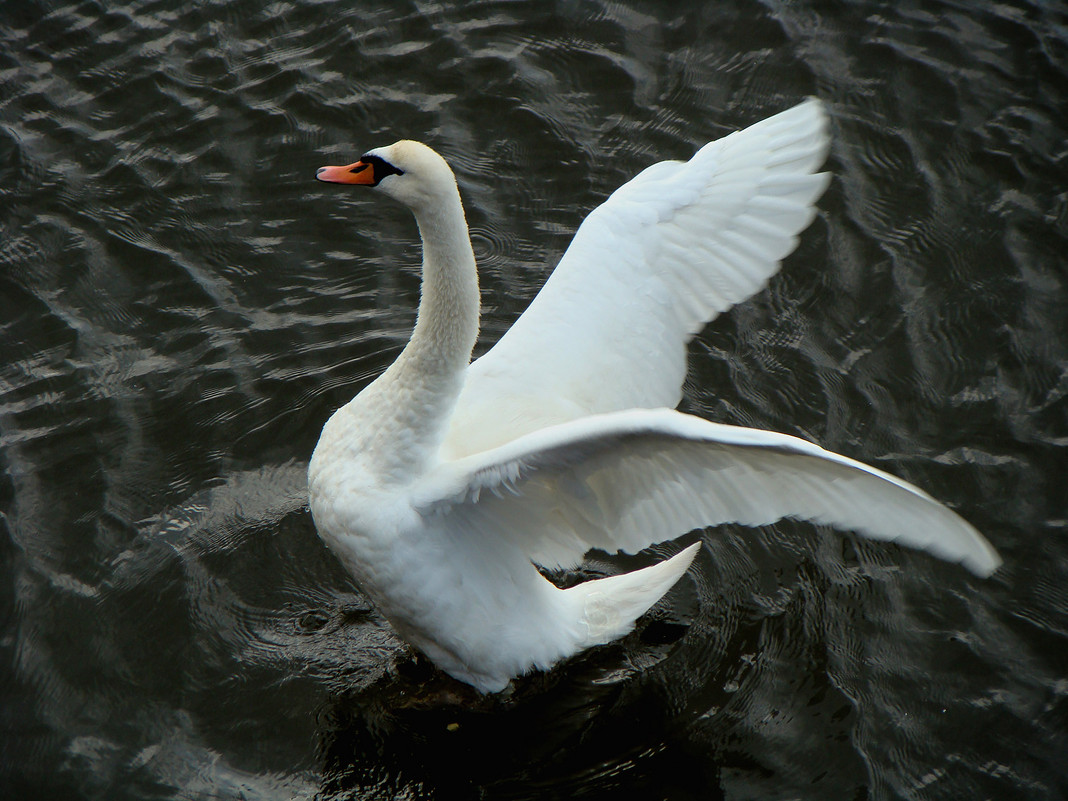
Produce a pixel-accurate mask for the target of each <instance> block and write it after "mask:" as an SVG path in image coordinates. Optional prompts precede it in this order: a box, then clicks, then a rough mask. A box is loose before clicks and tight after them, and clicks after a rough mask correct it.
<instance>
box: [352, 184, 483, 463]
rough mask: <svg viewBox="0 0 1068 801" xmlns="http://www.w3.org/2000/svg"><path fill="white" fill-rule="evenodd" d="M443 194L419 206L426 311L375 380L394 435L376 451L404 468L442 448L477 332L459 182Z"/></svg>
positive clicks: (385, 428)
mask: <svg viewBox="0 0 1068 801" xmlns="http://www.w3.org/2000/svg"><path fill="white" fill-rule="evenodd" d="M443 194H444V195H445V196H444V197H439V199H438V202H436V203H434V204H428V205H426V206H423V207H420V208H415V209H413V212H414V214H415V218H416V222H417V223H418V225H419V234H420V237H421V238H422V242H423V282H422V296H421V299H420V302H419V314H418V317H417V319H416V323H415V329H414V330H413V331H412V337H411V339H410V340H409V342H408V345H407V346H406V347H405V348H404V350H403V352H402V353H401V355H400V356H399V357H397V360H396V361H395V362H394V363H393V364H392V365H391V366H390V368H389V369H388V370H386V372H385V373H383V374H382V376H381V377H380V378H379V379H378V381H376V382H375V384H374V385H373V387H374V390H373V391H374V394H375V396H376V397H375V406H377V407H378V408H377V412H376V413H377V415H378V418H377V420H376V421H375V425H376V427H377V428H378V429H379V430H380V431H381V432H382V433H383V434H385V435H386V436H388V438H389V442H388V444H387V443H385V442H382V447H380V448H379V449H378V450H379V453H377V454H376V456H377V458H378V459H379V460H380V466H381V467H383V468H385V469H387V470H388V469H394V470H399V471H400V472H401V473H402V474H404V473H408V474H411V473H412V472H415V471H418V469H419V468H420V466H422V465H425V464H426V462H427V460H428V459H430V458H431V457H432V456H433V454H435V453H436V452H437V449H438V446H439V445H440V443H441V440H442V438H443V437H444V434H445V430H446V428H447V426H448V421H449V417H450V415H451V413H452V410H453V406H454V404H455V402H456V398H457V397H458V396H459V394H460V389H461V388H462V386H463V380H464V371H465V370H466V368H467V365H468V363H469V362H470V360H471V350H472V349H473V348H474V346H475V340H476V339H477V337H478V315H479V294H478V271H477V269H476V267H475V255H474V253H473V252H472V250H471V239H470V236H469V235H468V230H467V221H466V219H465V217H464V210H463V206H462V204H461V203H460V194H459V191H457V190H456V188H455V184H454V185H453V186H452V187H451V191H450V192H448V193H443ZM369 389H370V388H369ZM383 439H384V438H383ZM380 442H381V440H380Z"/></svg>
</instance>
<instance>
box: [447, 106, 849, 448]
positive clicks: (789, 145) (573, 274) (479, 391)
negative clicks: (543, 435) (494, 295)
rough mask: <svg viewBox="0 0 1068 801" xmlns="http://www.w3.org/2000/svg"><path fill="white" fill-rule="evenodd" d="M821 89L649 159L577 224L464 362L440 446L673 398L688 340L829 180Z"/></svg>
mask: <svg viewBox="0 0 1068 801" xmlns="http://www.w3.org/2000/svg"><path fill="white" fill-rule="evenodd" d="M827 147H828V135H827V119H826V115H825V113H824V111H823V108H822V105H821V104H820V102H819V101H818V100H814V99H813V100H809V101H807V102H805V103H802V104H801V105H799V106H796V107H794V108H792V109H790V110H788V111H785V112H783V113H781V114H778V115H776V116H774V117H770V118H769V119H766V120H764V121H762V122H759V123H756V124H755V125H753V126H751V127H749V128H746V129H745V130H743V131H738V132H736V133H733V134H731V135H729V136H726V137H724V138H723V139H719V140H717V141H715V142H711V143H709V144H707V145H705V146H704V147H702V148H701V149H700V150H699V151H698V152H697V154H696V155H694V157H693V158H692V159H690V161H688V162H661V163H659V164H654V165H653V166H651V167H649V168H648V169H646V170H645V171H643V172H642V173H641V174H639V175H638V176H637V177H636V178H634V179H633V180H632V181H630V182H629V183H627V184H625V185H624V186H622V187H621V188H620V189H618V190H617V191H616V192H614V193H613V194H612V196H611V197H609V198H608V200H606V201H605V202H604V203H603V204H602V205H601V206H599V207H598V208H597V209H595V210H594V211H593V212H592V213H591V214H590V215H589V217H587V219H586V220H585V221H584V222H583V223H582V225H581V227H580V228H579V230H578V232H577V233H576V235H575V238H574V240H573V241H572V243H571V246H570V247H569V248H568V249H567V252H566V253H565V254H564V256H563V258H562V259H561V260H560V263H559V265H558V266H557V268H556V270H555V271H554V272H553V274H552V275H551V276H550V277H549V280H548V281H547V282H546V284H545V286H544V287H543V288H542V290H541V292H539V293H538V295H537V297H535V298H534V300H533V302H532V303H531V304H530V306H529V308H528V309H527V310H526V311H525V312H524V313H523V315H522V316H521V317H520V318H519V319H518V320H517V321H516V323H515V324H514V325H513V326H512V328H511V329H510V330H509V331H508V332H507V333H506V334H505V335H504V336H503V337H502V338H501V340H500V341H499V342H498V343H497V344H496V345H495V346H494V347H493V348H492V349H491V350H490V351H489V352H488V353H486V354H485V355H484V356H483V357H482V358H480V359H478V360H477V361H475V362H474V363H473V364H472V365H471V366H470V367H469V368H468V371H467V376H466V379H465V384H464V389H463V393H462V394H461V396H460V399H459V402H458V403H457V407H456V411H455V414H454V417H453V421H452V428H451V430H450V432H449V434H448V436H447V440H446V447H445V453H446V454H447V455H448V456H450V457H456V456H462V455H467V454H471V453H476V452H478V451H480V450H485V449H487V448H490V447H495V446H497V445H500V444H502V443H504V442H507V441H509V440H511V439H514V438H515V437H517V436H520V435H522V434H525V433H528V432H531V431H535V430H537V429H539V428H543V427H545V426H547V425H552V424H555V423H562V422H565V421H567V420H573V419H576V418H578V417H582V416H584V415H588V414H597V413H603V412H610V411H617V410H622V409H628V408H639V407H641V408H653V407H661V406H664V407H670V406H676V405H677V404H678V402H679V401H680V399H681V395H682V382H683V380H684V378H685V375H686V348H685V346H686V343H687V342H688V341H689V340H690V338H691V337H692V336H693V334H694V333H695V332H697V331H698V330H700V329H701V327H702V326H703V325H704V324H705V323H707V322H708V321H709V320H711V319H712V318H714V317H715V316H716V315H717V314H719V313H720V312H722V311H724V310H725V309H728V308H730V307H731V306H732V305H734V304H736V303H739V302H741V301H743V300H745V299H746V298H748V297H750V296H751V295H752V294H753V293H755V292H757V291H758V290H759V289H761V288H762V287H763V286H764V285H765V284H766V283H767V280H768V279H769V278H770V277H771V276H772V275H773V274H774V273H775V272H776V271H777V270H778V269H779V261H780V260H781V259H782V258H783V257H784V256H786V255H787V254H788V253H790V251H792V250H793V249H794V247H795V246H796V244H797V234H798V233H799V232H800V231H801V230H802V229H804V228H805V227H806V226H807V225H808V224H809V223H810V222H811V221H812V218H813V216H814V215H815V211H814V209H813V204H814V203H815V201H816V199H817V198H818V197H819V196H820V194H822V192H823V190H824V189H825V188H826V186H827V183H828V180H829V177H828V176H827V175H826V174H825V173H815V172H814V171H815V170H816V169H818V168H819V166H820V165H821V164H822V163H823V160H824V158H825V157H826V153H827Z"/></svg>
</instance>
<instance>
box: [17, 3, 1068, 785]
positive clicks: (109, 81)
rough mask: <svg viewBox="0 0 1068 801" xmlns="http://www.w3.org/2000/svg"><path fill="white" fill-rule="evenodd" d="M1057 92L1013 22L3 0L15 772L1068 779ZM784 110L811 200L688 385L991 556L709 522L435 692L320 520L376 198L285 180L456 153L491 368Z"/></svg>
mask: <svg viewBox="0 0 1068 801" xmlns="http://www.w3.org/2000/svg"><path fill="white" fill-rule="evenodd" d="M1066 87H1068V13H1066V12H1065V11H1064V9H1063V7H1062V6H1061V5H1060V4H1057V3H1049V2H1040V0H1031V2H1025V1H1024V0H1013V1H1012V2H1003V3H998V4H985V5H984V7H982V8H977V6H976V4H974V3H970V2H969V3H965V2H951V1H950V0H922V1H920V0H916V1H915V2H901V3H883V2H876V1H875V0H857V1H856V2H850V3H840V4H833V5H832V4H825V3H818V2H813V1H811V0H801V1H800V2H773V1H772V0H766V2H729V3H703V2H691V3H677V4H672V5H671V7H670V10H665V6H664V4H658V3H651V2H650V3H640V2H624V3H613V2H578V1H577V0H574V1H572V2H558V3H552V4H546V3H528V2H482V3H431V2H419V3H409V4H402V3H389V4H385V3H383V4H374V3H359V4H350V3H333V2H312V0H293V1H292V2H276V3H269V4H261V3H252V2H197V3H178V2H174V0H157V1H155V2H140V1H138V2H109V3H97V2H81V3H61V2H56V3H50V2H28V1H25V2H24V1H22V0H20V1H19V2H5V3H4V4H3V6H2V7H0V226H2V235H0V447H2V452H0V460H2V465H3V473H2V478H0V510H2V517H0V527H2V529H3V531H2V532H0V533H2V536H0V620H2V626H3V628H2V639H0V653H2V655H3V667H4V670H3V673H2V674H0V675H2V677H3V678H2V683H0V722H2V723H0V725H2V726H3V740H2V743H3V745H2V749H0V754H2V756H0V760H2V764H0V788H2V789H3V790H4V793H3V794H4V795H5V797H12V798H15V797H24V798H37V799H49V798H56V799H61V798H62V799H68V798H101V799H125V798H130V799H145V798H161V799H163V798H167V799H193V798H196V799H199V798H214V799H218V798H234V799H237V798H244V799H289V798H315V797H323V798H383V797H386V798H388V797H394V796H396V797H406V798H410V797H426V798H450V799H452V798H460V797H465V796H468V797H487V798H553V797H559V798H573V797H586V798H600V797H604V798H608V797H612V798H618V797H628V798H650V799H659V798H665V799H666V798H670V799H690V798H693V799H708V798H717V797H723V798H730V799H749V798H761V799H797V798H806V799H807V798H811V799H824V798H857V799H859V798H871V799H888V798H907V799H959V798H998V799H1012V798H1019V799H1057V798H1063V797H1066V796H1068V777H1066V773H1068V771H1066V769H1065V763H1064V756H1063V755H1064V754H1065V753H1068V724H1066V721H1068V589H1066V587H1068V538H1066V536H1065V534H1066V521H1068V508H1066V507H1068V500H1066V499H1068V492H1066V491H1065V484H1066V478H1068V464H1066V459H1065V447H1066V445H1068V402H1066V394H1068V367H1066V366H1068V313H1066V311H1065V310H1066V308H1068V303H1066V301H1068V297H1066V291H1065V282H1066V272H1068V271H1066V268H1065V260H1064V254H1065V253H1066V252H1068V202H1066V195H1065V189H1064V183H1065V182H1064V176H1065V175H1066V164H1065V160H1066V158H1068V125H1066V121H1065V109H1066V108H1068V97H1066V95H1068V92H1066V91H1065V89H1066ZM808 95H816V96H819V97H820V98H822V99H823V100H824V101H825V102H826V103H827V104H828V107H829V110H830V112H831V114H832V116H833V125H832V127H833V135H834V144H833V147H832V153H831V156H830V159H829V162H828V168H829V169H830V170H831V171H832V172H833V173H834V175H835V180H834V182H833V183H832V185H831V188H830V189H829V191H828V192H827V194H826V195H825V197H824V198H823V199H822V200H821V202H820V216H819V217H818V219H817V220H816V222H815V223H814V224H813V226H812V227H811V228H810V229H809V230H808V231H807V232H806V233H805V235H804V237H803V239H802V244H801V246H800V248H799V249H798V251H797V252H796V253H795V254H794V255H793V256H791V257H790V258H789V259H788V260H787V261H786V263H785V265H784V268H783V271H782V273H781V274H780V275H779V276H778V277H776V278H775V279H774V280H773V281H772V283H771V285H770V287H769V288H768V289H767V290H766V291H764V292H762V293H760V294H759V295H758V296H756V297H755V298H753V299H752V300H751V301H749V302H747V303H745V304H743V305H742V306H740V307H738V308H736V309H734V310H733V311H732V312H730V313H729V314H727V315H724V316H723V317H721V318H720V319H718V320H716V321H715V322H713V323H712V324H711V325H710V326H709V327H708V328H707V329H706V330H705V331H704V332H703V333H702V334H701V336H700V337H699V338H698V339H697V340H696V341H695V343H694V345H693V347H692V359H691V375H690V378H689V380H688V382H687V389H686V398H685V400H684V404H683V406H684V408H685V409H687V410H688V411H692V412H694V413H697V414H700V415H702V416H704V417H707V418H709V419H713V420H717V421H721V422H727V423H735V424H741V425H748V426H757V427H761V428H769V429H774V430H778V431H784V432H787V433H791V434H796V435H799V436H802V437H805V438H808V439H811V440H814V441H816V442H818V443H820V444H821V445H823V446H825V447H827V448H830V449H832V450H836V451H839V452H841V453H844V454H846V455H848V456H851V457H854V458H857V459H860V460H863V461H865V462H868V463H870V464H873V465H876V466H878V467H881V468H883V469H886V470H889V471H891V472H893V473H895V474H898V475H900V476H903V477H904V478H907V479H909V480H911V481H913V482H915V483H917V484H918V485H920V486H921V487H923V488H924V489H926V490H927V491H929V492H931V493H932V494H934V495H935V496H937V497H938V498H940V499H942V500H944V501H946V502H947V503H949V504H950V505H951V506H953V507H954V508H955V509H956V510H957V511H959V512H960V513H961V514H962V515H963V516H965V517H966V518H967V519H969V520H970V521H972V522H973V523H974V524H975V525H976V526H978V527H979V528H980V529H981V530H982V531H983V532H984V533H985V534H986V535H987V536H988V537H989V538H990V539H991V541H992V542H993V543H994V544H995V545H996V546H997V547H998V549H999V550H1000V551H1001V553H1002V555H1003V557H1004V558H1005V566H1004V567H1003V568H1002V569H1001V570H1000V571H999V572H998V574H997V575H996V576H994V577H993V578H992V579H990V580H987V581H980V580H977V579H975V578H973V577H972V576H970V575H968V574H967V573H965V572H964V571H963V570H961V569H959V568H957V567H955V566H952V565H945V564H942V563H939V562H937V561H935V560H933V559H931V558H929V557H926V556H924V555H922V554H915V553H911V552H906V551H902V550H900V549H897V548H894V547H893V546H889V545H875V544H869V543H864V542H860V541H858V540H856V539H855V538H852V537H843V536H840V535H838V534H836V533H834V532H830V531H824V530H821V529H818V528H816V527H812V526H807V525H801V524H791V523H784V524H781V525H778V526H775V527H773V528H768V529H764V530H760V531H747V530H744V529H735V528H730V527H725V528H721V529H715V530H711V531H708V532H705V533H704V534H703V535H702V536H703V537H704V539H705V541H706V547H705V549H704V551H703V552H702V554H701V556H700V557H699V559H698V562H697V569H696V570H694V571H691V575H690V576H689V577H688V579H687V580H685V581H684V582H682V583H680V585H679V586H678V588H677V589H676V590H675V591H673V593H672V594H671V596H670V598H669V601H668V602H667V603H665V604H664V605H663V606H662V607H661V608H659V609H658V611H657V612H656V613H655V614H654V615H652V616H651V617H650V618H649V619H647V620H646V621H645V622H644V623H643V626H642V627H641V628H640V630H639V631H638V632H636V633H635V634H634V635H632V636H631V637H629V638H628V639H626V640H624V641H623V642H622V643H619V644H617V645H613V646H609V647H606V648H603V649H599V650H598V651H595V652H593V653H590V654H588V655H586V656H584V657H582V658H580V659H578V660H576V661H575V662H574V663H573V664H569V665H566V666H564V667H563V668H562V669H560V670H558V671H554V672H553V673H551V674H549V675H548V676H534V677H530V678H528V679H526V680H523V681H520V682H519V683H518V684H517V687H516V689H515V691H514V693H513V694H512V695H511V696H510V697H508V698H507V699H504V700H500V701H498V702H496V703H488V704H472V703H470V702H468V701H467V700H465V699H462V698H460V699H453V700H452V701H451V702H450V701H447V700H443V699H442V695H441V693H442V692H444V691H443V690H442V689H441V687H440V686H439V682H438V679H437V678H436V677H435V676H434V675H433V674H432V673H431V672H430V671H429V670H428V669H427V668H426V667H425V666H424V665H420V664H418V663H415V662H413V661H412V660H411V658H410V655H409V654H408V653H407V651H406V650H405V649H404V648H403V647H402V646H401V645H400V644H399V643H398V642H397V641H396V639H395V638H394V637H393V635H392V634H391V632H390V631H389V628H388V626H386V625H385V624H384V623H382V622H381V621H380V620H379V619H378V618H377V617H376V616H375V614H374V611H373V609H372V608H371V607H370V605H369V604H368V603H367V602H366V600H365V599H364V598H363V597H362V596H361V595H360V593H359V590H358V589H357V588H356V587H355V586H354V585H353V584H352V583H351V581H350V580H349V579H348V578H347V576H346V575H345V573H344V572H343V571H342V570H341V569H340V567H339V566H338V564H337V563H336V562H335V561H334V560H333V558H332V557H331V556H330V554H329V553H328V552H326V551H325V549H324V548H323V547H322V545H321V544H320V543H319V541H318V539H317V538H316V536H315V534H314V530H313V528H312V526H311V522H310V519H309V516H308V514H307V511H306V509H305V508H304V497H303V491H304V490H303V480H304V479H303V471H304V466H305V464H306V460H307V458H308V455H309V453H310V452H311V449H312V447H313V446H314V443H315V440H316V438H317V436H318V431H319V428H320V427H321V425H322V423H323V422H324V421H325V420H326V418H327V417H328V416H329V415H330V413H331V412H332V411H333V410H334V409H335V408H336V407H337V406H339V405H341V404H342V403H344V402H345V401H347V400H348V399H349V398H350V397H351V396H352V395H353V394H355V392H357V391H358V390H359V389H360V388H361V387H363V386H364V385H366V383H367V382H368V381H370V380H371V379H372V378H373V377H374V376H375V375H377V374H378V373H379V372H380V371H381V370H382V369H383V368H384V367H385V366H386V365H387V364H389V362H390V361H391V360H392V359H393V358H394V357H395V356H396V354H397V353H398V351H399V349H400V348H401V347H402V346H403V344H404V342H405V341H406V338H407V335H408V332H409V330H410V326H411V324H412V321H413V318H414V310H415V306H416V303H417V301H418V271H417V265H418V254H417V250H416V240H415V236H416V233H415V227H414V225H413V224H412V221H411V219H410V217H409V215H408V213H407V211H406V210H404V209H402V208H400V207H396V206H392V205H389V204H386V203H383V202H380V201H379V202H375V201H374V200H373V199H370V198H368V197H367V196H357V195H355V194H354V193H339V192H337V191H336V187H326V186H323V185H321V184H317V183H316V182H315V181H314V178H313V176H314V173H315V169H316V167H318V166H320V165H322V164H327V163H338V160H339V159H345V160H352V159H353V158H355V157H356V156H358V155H359V154H360V153H361V152H363V151H364V150H366V149H368V148H370V147H373V146H376V145H381V144H388V143H389V142H392V141H393V140H394V139H397V138H400V137H402V136H403V137H412V138H418V139H422V140H424V141H427V142H428V143H430V144H431V145H433V146H434V147H435V148H437V149H439V150H440V151H441V152H442V153H443V154H445V155H446V157H447V158H448V159H449V160H450V162H451V163H452V165H453V166H454V168H455V170H456V173H457V176H458V179H459V183H460V187H461V192H462V194H463V197H464V201H465V203H466V206H467V212H468V218H469V221H470V223H471V226H472V238H473V241H474V245H475V250H476V254H477V256H478V258H479V260H480V269H481V281H482V287H483V299H484V316H483V334H482V340H481V342H480V345H479V348H480V350H481V349H484V348H486V347H489V346H490V345H491V344H492V343H493V342H494V341H495V340H496V339H497V338H498V337H499V336H500V335H501V334H502V333H503V332H504V331H505V330H507V328H508V326H509V325H510V324H511V323H512V321H513V320H514V319H515V318H516V316H517V315H518V314H519V313H520V312H521V311H522V310H523V308H525V306H526V304H527V303H528V302H529V300H530V299H531V298H532V297H533V296H534V294H535V293H536V292H537V290H538V288H539V287H540V286H541V284H542V283H543V281H544V279H545V277H546V276H547V275H548V273H549V272H550V271H551V269H552V266H553V264H554V263H555V261H556V259H557V258H558V257H559V255H560V254H561V253H562V252H563V250H564V248H565V247H566V246H567V243H568V241H569V240H570V237H571V235H572V233H573V231H574V229H575V228H576V227H577V225H578V223H579V222H580V221H581V220H582V219H583V217H584V216H585V215H586V214H587V213H588V212H589V210H590V209H591V208H593V207H594V206H596V205H597V203H599V202H600V201H601V200H603V199H604V198H605V197H606V196H607V194H608V193H609V192H611V191H612V190H613V189H614V188H615V187H617V186H618V185H620V184H621V183H622V182H624V181H625V180H627V179H628V178H629V177H631V176H632V175H634V174H635V173H637V172H638V171H639V170H641V169H642V168H643V167H645V166H647V165H648V164H650V163H652V162H654V161H657V160H661V159H665V158H687V157H688V156H689V155H691V154H692V153H693V151H694V150H695V149H696V148H697V147H699V146H700V145H701V144H703V143H704V142H706V141H708V140H709V139H712V138H716V137H718V136H721V135H723V134H725V133H727V132H729V131H732V130H735V129H737V128H740V127H743V126H745V125H748V124H750V123H752V122H754V121H756V120H758V119H761V118H763V117H765V116H768V115H770V114H772V113H774V112H777V111H780V110H782V109H784V108H787V107H788V106H790V105H793V104H794V103H796V102H798V101H800V100H801V99H803V98H804V97H806V96H808ZM342 163H345V162H342ZM695 536H697V535H691V536H690V539H692V538H693V537H695ZM686 541H689V539H688V540H686ZM677 547H678V545H677V544H676V545H665V546H661V547H659V548H657V549H654V552H653V553H651V554H645V555H640V556H637V557H627V558H622V557H619V558H608V557H605V556H601V557H599V558H598V559H595V560H594V561H593V562H592V563H591V565H590V566H589V567H590V570H594V571H611V570H618V569H621V568H623V567H627V568H630V567H633V566H635V565H638V564H644V563H646V562H648V561H649V560H651V559H654V558H661V557H662V556H664V555H665V554H668V553H671V552H674V549H675V548H677Z"/></svg>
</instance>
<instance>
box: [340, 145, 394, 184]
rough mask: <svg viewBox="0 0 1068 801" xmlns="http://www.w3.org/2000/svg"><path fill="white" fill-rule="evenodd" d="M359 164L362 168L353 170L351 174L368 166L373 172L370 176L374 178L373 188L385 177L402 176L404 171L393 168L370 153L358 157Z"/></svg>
mask: <svg viewBox="0 0 1068 801" xmlns="http://www.w3.org/2000/svg"><path fill="white" fill-rule="evenodd" d="M360 164H361V165H362V166H361V167H359V168H357V169H354V170H353V172H360V171H362V170H363V169H364V168H366V167H368V166H369V167H371V168H372V169H373V170H374V172H373V173H372V175H374V177H375V182H374V184H373V186H378V184H379V182H380V181H381V180H382V179H383V178H385V177H386V176H387V175H404V170H401V169H398V168H396V167H394V166H393V165H392V164H390V163H389V162H388V161H386V160H385V159H384V158H382V157H381V156H373V155H371V154H370V153H368V154H366V155H363V156H360Z"/></svg>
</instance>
